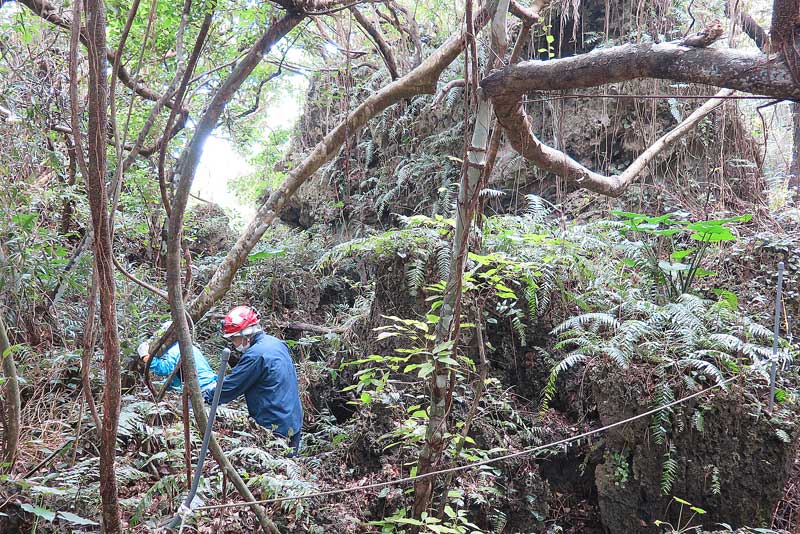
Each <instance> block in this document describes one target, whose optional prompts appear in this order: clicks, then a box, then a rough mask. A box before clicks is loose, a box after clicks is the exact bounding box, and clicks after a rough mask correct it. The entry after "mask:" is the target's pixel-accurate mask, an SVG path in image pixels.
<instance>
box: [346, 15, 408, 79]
mask: <svg viewBox="0 0 800 534" xmlns="http://www.w3.org/2000/svg"><path fill="white" fill-rule="evenodd" d="M350 13H352V14H353V16H354V17H355V18H356V20H357V21H358V24H359V25H360V26H361V27H362V28H364V31H365V32H367V34H368V35H369V36H370V37H372V40H373V41H375V46H376V47H377V49H378V52H380V54H381V57H383V62H384V63H386V68H387V69H389V74H390V75H391V76H392V80H396V79H397V78H399V77H400V74H399V73H398V71H397V62H396V61H395V59H394V54H393V53H392V49H391V47H390V46H389V44H388V43H387V42H386V39H385V38H384V37H383V34H382V33H381V31H380V30H379V29H378V28H377V27H376V26H375V25H374V24H372V23H371V22H370V21H369V19H367V17H365V16H364V14H363V13H361V11H359V10H358V8H357V7H355V6H353V7H351V8H350Z"/></svg>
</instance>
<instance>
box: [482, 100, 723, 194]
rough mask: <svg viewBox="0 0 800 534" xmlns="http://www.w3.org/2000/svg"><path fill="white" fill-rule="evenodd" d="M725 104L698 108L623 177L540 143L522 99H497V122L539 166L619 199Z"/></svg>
mask: <svg viewBox="0 0 800 534" xmlns="http://www.w3.org/2000/svg"><path fill="white" fill-rule="evenodd" d="M732 93H733V91H731V90H730V89H723V90H721V91H720V92H719V93H718V94H717V95H716V96H718V97H725V96H728V95H730V94H732ZM723 102H724V99H723V98H712V99H710V100H708V101H707V102H706V103H704V104H703V105H702V106H700V107H699V108H697V109H696V110H695V111H694V113H692V114H691V115H689V117H687V118H686V119H685V120H684V121H683V122H681V123H680V124H679V125H678V126H676V127H675V129H673V130H672V131H670V132H669V133H667V134H666V135H664V136H662V137H661V138H660V139H658V140H657V141H656V142H655V143H653V145H651V146H650V147H649V148H648V149H647V150H645V151H644V153H642V155H640V156H639V157H638V158H637V159H636V160H635V161H634V162H633V163H632V164H631V165H630V166H629V167H628V168H627V169H626V170H625V172H623V173H622V174H621V175H618V176H604V175H602V174H598V173H596V172H594V171H592V170H590V169H587V168H586V167H584V166H583V165H581V164H580V163H578V162H577V161H575V160H574V159H572V158H571V157H569V156H568V155H567V154H565V153H563V152H561V151H560V150H556V149H554V148H552V147H549V146H547V145H545V144H544V143H542V142H541V141H539V139H538V138H537V137H536V135H535V134H534V133H533V126H532V124H531V120H530V118H529V117H528V115H527V114H526V113H525V110H524V108H523V104H522V101H521V100H520V99H509V98H500V99H495V101H494V104H495V114H496V115H497V121H498V122H499V123H500V124H501V125H502V126H503V128H504V130H505V132H506V137H507V138H508V140H509V141H510V143H511V145H512V146H513V147H514V149H515V150H516V151H517V152H519V153H520V154H521V155H522V156H523V157H525V158H527V159H529V160H530V161H532V162H533V163H534V164H536V166H538V167H540V168H542V169H544V170H546V171H549V172H552V173H555V174H558V175H560V176H563V177H565V178H567V179H569V180H571V181H573V182H574V183H576V184H577V185H579V186H581V187H584V188H586V189H589V190H591V191H595V192H597V193H601V194H604V195H609V196H618V195H620V194H621V193H622V192H623V191H624V190H625V189H626V188H627V187H628V186H629V185H630V184H631V183H633V181H635V180H636V179H637V178H638V177H639V176H640V175H641V173H642V171H643V170H644V169H645V168H646V167H647V165H648V164H649V163H650V162H652V161H653V160H655V158H656V157H657V156H658V155H659V154H661V153H662V152H664V151H665V150H666V149H667V148H668V147H670V146H672V144H673V143H674V142H675V141H677V140H678V139H680V138H681V137H682V136H684V135H685V134H686V133H687V132H688V131H689V130H691V129H692V128H694V127H695V126H696V125H697V124H698V123H699V122H700V121H701V120H702V119H703V117H705V116H706V115H708V114H709V113H711V112H712V111H713V110H714V109H716V108H717V107H718V106H719V105H721V104H722V103H723Z"/></svg>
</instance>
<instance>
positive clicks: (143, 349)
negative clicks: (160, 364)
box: [136, 341, 153, 365]
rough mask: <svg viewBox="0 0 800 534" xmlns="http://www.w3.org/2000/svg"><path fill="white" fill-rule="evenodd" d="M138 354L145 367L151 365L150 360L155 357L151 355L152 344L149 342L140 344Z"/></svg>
mask: <svg viewBox="0 0 800 534" xmlns="http://www.w3.org/2000/svg"><path fill="white" fill-rule="evenodd" d="M136 352H137V353H138V354H139V359H140V360H142V362H144V364H145V365H147V364H149V363H150V358H152V357H153V356H152V355H151V354H150V344H149V343H148V342H147V341H145V342H144V343H141V344H139V347H138V348H137V349H136Z"/></svg>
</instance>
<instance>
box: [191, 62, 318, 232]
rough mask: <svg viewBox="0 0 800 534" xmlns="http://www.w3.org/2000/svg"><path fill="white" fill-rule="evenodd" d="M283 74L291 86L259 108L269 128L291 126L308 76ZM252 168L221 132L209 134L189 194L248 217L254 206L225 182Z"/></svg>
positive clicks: (244, 173) (243, 217)
mask: <svg viewBox="0 0 800 534" xmlns="http://www.w3.org/2000/svg"><path fill="white" fill-rule="evenodd" d="M285 76H286V78H285V79H284V80H283V81H284V82H287V81H288V83H289V84H290V85H291V86H292V89H291V90H289V91H280V92H278V94H277V95H276V96H275V98H273V100H272V101H271V102H269V103H268V104H267V106H266V107H265V108H264V110H263V111H261V112H260V113H261V114H262V117H263V118H264V120H265V122H266V124H267V126H268V127H270V128H291V127H292V126H294V124H295V122H296V121H297V119H298V117H299V116H300V114H301V113H302V105H303V103H302V98H303V97H304V95H305V93H306V87H307V85H308V80H307V79H306V78H305V77H303V76H299V75H285ZM267 133H268V131H265V134H267ZM258 148H259V147H248V149H247V150H246V151H247V152H254V151H255V150H256V149H258ZM254 170H255V169H254V168H253V167H252V166H251V165H250V164H249V163H248V162H247V160H246V159H245V158H244V157H242V156H241V155H240V154H239V153H238V152H237V151H236V150H235V149H234V147H233V145H232V144H231V142H230V141H229V140H228V139H226V138H225V137H224V136H222V135H217V134H212V135H211V136H210V137H209V138H208V140H207V141H206V144H205V146H204V147H203V155H202V156H201V158H200V163H199V165H198V168H197V173H196V174H195V178H194V183H193V185H192V194H193V195H195V196H197V197H200V198H202V199H204V200H208V201H211V202H216V203H217V204H219V205H220V206H221V207H222V208H223V209H224V210H225V211H226V212H228V213H231V212H233V213H232V215H234V219H236V218H241V219H243V220H244V221H245V222H246V221H249V220H250V219H251V218H252V217H253V215H254V214H255V211H256V206H252V205H244V204H241V203H240V202H239V200H238V199H237V198H236V196H235V195H234V194H233V193H231V192H230V191H229V188H228V183H229V182H231V181H233V180H235V179H236V178H239V177H240V176H245V175H247V174H250V173H252V172H253V171H254ZM194 202H199V201H198V200H196V199H190V203H194ZM237 216H238V217H237Z"/></svg>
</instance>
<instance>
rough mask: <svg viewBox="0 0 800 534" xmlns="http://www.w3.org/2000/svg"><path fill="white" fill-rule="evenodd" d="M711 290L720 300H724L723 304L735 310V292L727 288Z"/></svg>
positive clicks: (737, 298)
mask: <svg viewBox="0 0 800 534" xmlns="http://www.w3.org/2000/svg"><path fill="white" fill-rule="evenodd" d="M711 292H712V293H713V294H715V295H716V296H718V297H719V300H720V301H721V302H724V303H725V305H726V306H727V307H728V308H730V309H732V310H735V309H737V308H739V297H737V296H736V293H734V292H733V291H728V290H727V289H712V290H711Z"/></svg>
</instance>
